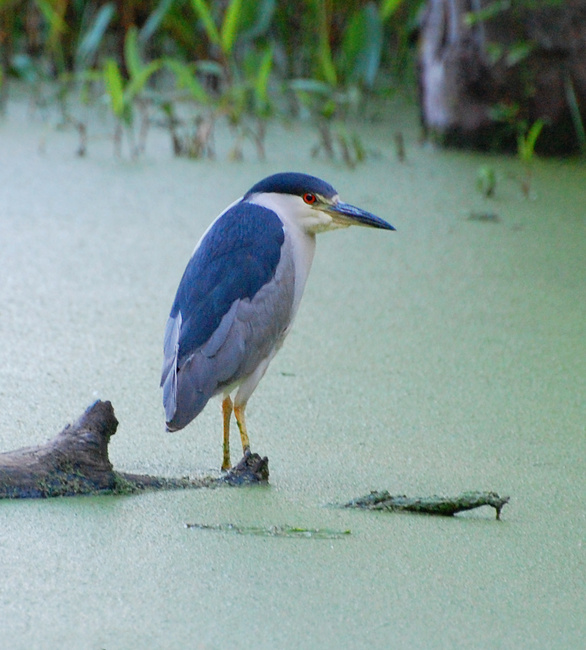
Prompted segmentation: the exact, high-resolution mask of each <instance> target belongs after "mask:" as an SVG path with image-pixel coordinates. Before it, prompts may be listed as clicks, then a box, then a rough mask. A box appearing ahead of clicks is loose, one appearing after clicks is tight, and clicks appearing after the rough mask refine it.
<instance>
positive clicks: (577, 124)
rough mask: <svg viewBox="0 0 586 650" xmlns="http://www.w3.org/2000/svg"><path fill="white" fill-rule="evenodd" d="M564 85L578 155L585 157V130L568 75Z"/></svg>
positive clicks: (572, 84) (570, 78)
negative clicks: (578, 148) (578, 149)
mask: <svg viewBox="0 0 586 650" xmlns="http://www.w3.org/2000/svg"><path fill="white" fill-rule="evenodd" d="M564 85H565V90H566V101H567V102H568V108H569V109H570V115H571V116H572V122H573V124H574V130H575V131H576V138H577V139H578V146H579V147H580V153H581V154H582V155H583V156H586V129H585V128H584V121H583V120H582V114H581V113H580V106H579V105H578V98H577V97H576V91H575V90H574V83H573V82H572V77H571V76H570V75H569V74H567V75H566V78H565V80H564Z"/></svg>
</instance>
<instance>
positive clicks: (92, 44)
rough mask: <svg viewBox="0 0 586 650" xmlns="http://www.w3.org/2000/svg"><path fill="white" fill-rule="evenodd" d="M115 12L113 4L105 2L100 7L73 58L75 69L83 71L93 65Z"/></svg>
mask: <svg viewBox="0 0 586 650" xmlns="http://www.w3.org/2000/svg"><path fill="white" fill-rule="evenodd" d="M115 12H116V8H115V7H114V3H113V2H107V3H106V4H105V5H103V6H102V7H100V9H99V10H98V13H97V14H96V15H95V17H94V19H93V21H92V23H91V25H90V26H89V27H88V29H87V31H86V33H85V34H84V35H83V38H82V39H81V41H80V43H79V45H78V47H77V51H76V57H75V58H76V68H77V69H80V70H83V69H85V68H87V67H90V66H91V65H92V64H93V63H94V60H95V56H96V53H97V51H98V48H99V47H100V45H101V43H102V39H103V38H104V34H105V33H106V30H107V29H108V25H109V24H110V21H111V20H112V17H113V16H114V13H115Z"/></svg>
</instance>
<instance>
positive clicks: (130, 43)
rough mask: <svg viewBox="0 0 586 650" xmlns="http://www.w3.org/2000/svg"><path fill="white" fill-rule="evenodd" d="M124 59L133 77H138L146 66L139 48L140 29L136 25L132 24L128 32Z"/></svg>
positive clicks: (125, 40)
mask: <svg viewBox="0 0 586 650" xmlns="http://www.w3.org/2000/svg"><path fill="white" fill-rule="evenodd" d="M124 61H125V62H126V68H127V69H128V72H129V74H130V77H131V78H133V77H137V76H138V75H139V74H140V73H141V71H142V69H143V68H144V65H143V63H142V60H141V58H140V52H139V49H138V29H137V27H136V25H132V26H131V27H130V28H129V30H128V31H127V32H126V38H125V39H124Z"/></svg>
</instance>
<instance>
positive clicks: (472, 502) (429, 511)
mask: <svg viewBox="0 0 586 650" xmlns="http://www.w3.org/2000/svg"><path fill="white" fill-rule="evenodd" d="M509 498H510V497H506V496H505V497H501V496H499V495H498V494H496V492H463V493H462V494H460V495H458V496H456V497H441V496H436V495H434V496H431V497H407V496H405V495H399V496H392V495H391V494H389V493H388V492H387V491H386V490H383V491H382V492H371V493H370V494H367V495H366V496H363V497H359V498H358V499H352V501H348V502H347V503H344V504H343V507H344V508H363V509H365V510H387V511H393V512H400V511H402V512H417V513H421V514H426V515H442V516H444V517H451V516H453V515H455V514H457V513H458V512H463V511H465V510H473V509H474V508H480V507H481V506H491V507H492V508H494V509H495V510H496V518H497V519H500V516H501V510H502V509H503V506H504V505H505V504H507V503H508V502H509Z"/></svg>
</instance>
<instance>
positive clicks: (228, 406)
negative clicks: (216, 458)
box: [222, 395, 232, 470]
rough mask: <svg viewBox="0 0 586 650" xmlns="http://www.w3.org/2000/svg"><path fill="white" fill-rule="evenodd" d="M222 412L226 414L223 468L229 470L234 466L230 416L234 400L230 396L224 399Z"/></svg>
mask: <svg viewBox="0 0 586 650" xmlns="http://www.w3.org/2000/svg"><path fill="white" fill-rule="evenodd" d="M222 414H223V416H224V448H223V452H224V453H223V458H222V469H223V470H229V469H230V467H232V463H230V418H231V417H232V400H231V399H230V396H229V395H228V397H226V398H225V399H224V400H223V401H222Z"/></svg>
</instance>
